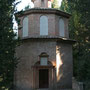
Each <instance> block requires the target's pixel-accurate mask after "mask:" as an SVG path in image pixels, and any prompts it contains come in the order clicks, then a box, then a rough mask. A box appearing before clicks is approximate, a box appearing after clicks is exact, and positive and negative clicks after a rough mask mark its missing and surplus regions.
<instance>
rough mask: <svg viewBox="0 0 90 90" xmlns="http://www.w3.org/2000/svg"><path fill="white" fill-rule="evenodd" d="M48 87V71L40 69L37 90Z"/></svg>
mask: <svg viewBox="0 0 90 90" xmlns="http://www.w3.org/2000/svg"><path fill="white" fill-rule="evenodd" d="M48 87H49V70H48V69H40V70H39V88H48Z"/></svg>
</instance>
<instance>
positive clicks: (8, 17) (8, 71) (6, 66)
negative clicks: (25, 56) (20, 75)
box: [0, 0, 17, 90]
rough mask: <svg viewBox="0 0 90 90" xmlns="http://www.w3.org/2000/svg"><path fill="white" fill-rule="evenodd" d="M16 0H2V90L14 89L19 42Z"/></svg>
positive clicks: (0, 33) (0, 31) (0, 74)
mask: <svg viewBox="0 0 90 90" xmlns="http://www.w3.org/2000/svg"><path fill="white" fill-rule="evenodd" d="M14 1H15V0H0V90H10V89H11V88H12V87H13V76H14V69H15V67H16V63H17V59H16V57H15V56H14V54H15V48H16V45H17V40H16V39H15V36H16V35H15V33H14V32H13V22H12V20H13V14H14Z"/></svg>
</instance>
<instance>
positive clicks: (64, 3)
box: [60, 0, 70, 12]
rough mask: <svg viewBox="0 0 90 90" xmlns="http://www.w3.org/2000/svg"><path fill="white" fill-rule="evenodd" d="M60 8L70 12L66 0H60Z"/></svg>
mask: <svg viewBox="0 0 90 90" xmlns="http://www.w3.org/2000/svg"><path fill="white" fill-rule="evenodd" d="M60 10H62V11H64V12H70V11H69V5H68V2H67V0H62V2H61V6H60Z"/></svg>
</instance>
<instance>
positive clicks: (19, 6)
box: [16, 0, 62, 11]
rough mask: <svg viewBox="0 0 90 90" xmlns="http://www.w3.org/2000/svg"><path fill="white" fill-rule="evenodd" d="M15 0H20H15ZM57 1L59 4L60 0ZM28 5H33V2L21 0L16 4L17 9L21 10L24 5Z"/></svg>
mask: <svg viewBox="0 0 90 90" xmlns="http://www.w3.org/2000/svg"><path fill="white" fill-rule="evenodd" d="M16 1H20V0H16ZM58 1H59V5H61V1H62V0H58ZM27 5H30V6H31V8H33V7H34V5H33V3H32V2H31V0H21V2H20V3H19V4H18V5H17V10H18V11H21V10H22V9H24V8H25V6H27Z"/></svg>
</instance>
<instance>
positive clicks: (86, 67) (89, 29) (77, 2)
mask: <svg viewBox="0 0 90 90" xmlns="http://www.w3.org/2000/svg"><path fill="white" fill-rule="evenodd" d="M63 3H64V4H63ZM63 3H62V5H61V9H62V10H64V11H65V12H69V13H71V14H72V17H71V18H70V23H69V31H70V38H72V39H75V40H76V41H77V42H76V44H75V45H74V46H73V50H74V52H73V56H74V76H75V77H76V79H77V80H78V81H83V82H85V83H86V90H90V87H89V85H90V7H89V3H90V0H83V1H82V0H67V3H65V0H63ZM67 5H68V6H67ZM66 7H68V8H66ZM68 10H69V11H68Z"/></svg>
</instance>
